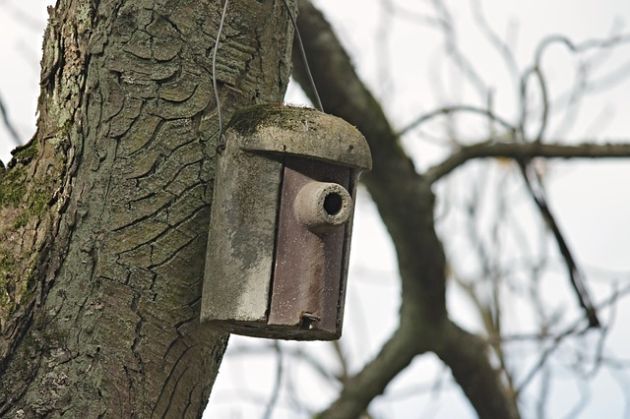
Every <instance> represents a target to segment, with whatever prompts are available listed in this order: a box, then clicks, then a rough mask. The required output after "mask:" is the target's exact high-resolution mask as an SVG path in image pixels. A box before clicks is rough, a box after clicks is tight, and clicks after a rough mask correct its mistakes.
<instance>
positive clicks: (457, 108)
mask: <svg viewBox="0 0 630 419" xmlns="http://www.w3.org/2000/svg"><path fill="white" fill-rule="evenodd" d="M459 112H467V113H474V114H478V115H481V116H484V117H487V118H490V119H491V120H492V121H494V122H496V123H498V124H499V125H501V126H503V128H505V129H506V130H508V131H510V132H512V131H514V130H515V127H514V125H513V124H511V123H510V122H508V121H507V120H506V119H503V118H501V117H500V116H498V115H497V114H495V113H494V112H492V111H491V110H490V109H486V108H480V107H478V106H473V105H453V106H445V107H442V108H438V109H434V110H432V111H430V112H426V113H423V114H422V115H420V116H418V117H416V118H414V120H413V121H411V122H410V123H408V124H407V125H405V126H404V127H403V128H402V129H401V130H399V131H398V132H397V133H396V135H398V136H403V135H405V134H406V133H408V132H409V131H410V130H412V129H415V128H418V126H420V125H422V124H424V123H425V122H428V121H429V120H431V119H433V118H435V117H438V116H441V115H450V114H453V113H459Z"/></svg>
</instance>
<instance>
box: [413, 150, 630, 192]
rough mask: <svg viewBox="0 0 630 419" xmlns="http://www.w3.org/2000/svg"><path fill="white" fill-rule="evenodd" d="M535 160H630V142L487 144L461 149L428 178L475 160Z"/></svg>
mask: <svg viewBox="0 0 630 419" xmlns="http://www.w3.org/2000/svg"><path fill="white" fill-rule="evenodd" d="M534 157H544V158H554V159H572V158H585V159H594V158H628V157H630V143H618V142H614V143H596V142H589V141H587V142H583V143H580V144H559V143H558V142H552V143H544V144H541V143H497V142H493V141H486V142H482V143H477V144H473V145H469V146H465V147H462V148H460V149H459V150H458V151H456V152H455V153H452V154H451V155H450V156H448V157H447V158H446V159H445V160H443V161H442V162H440V163H438V164H437V165H435V166H433V167H431V168H429V169H428V170H427V171H426V172H425V176H426V177H427V178H428V180H429V181H430V182H431V183H433V182H436V181H438V180H440V179H441V178H442V177H444V176H446V175H448V174H449V173H451V172H452V171H453V170H455V169H457V168H458V167H459V166H461V165H463V164H464V163H466V162H467V161H469V160H472V159H482V158H510V159H515V160H519V159H530V158H534Z"/></svg>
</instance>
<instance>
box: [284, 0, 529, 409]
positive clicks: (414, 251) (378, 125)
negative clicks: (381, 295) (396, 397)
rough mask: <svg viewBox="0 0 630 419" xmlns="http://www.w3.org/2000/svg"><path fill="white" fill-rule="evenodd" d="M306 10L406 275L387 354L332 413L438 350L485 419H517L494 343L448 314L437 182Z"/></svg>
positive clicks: (325, 77) (316, 65) (315, 51)
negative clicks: (361, 138)
mask: <svg viewBox="0 0 630 419" xmlns="http://www.w3.org/2000/svg"><path fill="white" fill-rule="evenodd" d="M299 8H300V16H299V21H298V26H299V28H300V31H301V33H302V40H303V41H304V44H305V47H306V51H307V54H308V56H309V57H308V58H309V63H310V64H311V69H312V73H313V77H314V79H315V82H316V84H317V87H318V90H319V93H320V97H321V99H322V103H323V104H324V107H325V109H326V110H327V111H328V112H330V113H332V114H335V115H338V116H340V117H342V118H344V119H345V120H347V121H348V122H350V123H352V124H354V125H356V126H357V127H358V128H359V130H360V131H361V132H363V133H364V135H365V136H366V138H367V140H368V142H369V144H370V148H371V149H372V156H373V170H372V172H371V173H369V174H366V175H365V176H364V178H363V179H364V182H365V185H366V186H367V187H368V190H369V192H370V194H371V196H372V198H373V199H374V201H375V203H376V205H377V207H378V210H379V212H380V214H381V217H382V219H383V221H384V223H385V225H386V227H387V229H388V231H389V233H390V235H391V236H392V239H393V242H394V245H395V247H396V252H397V256H398V263H399V269H400V275H401V280H402V307H401V314H400V316H401V317H400V325H399V328H398V329H397V331H396V332H394V335H393V336H392V339H390V341H389V342H388V343H387V344H386V345H385V347H383V349H382V351H381V354H380V356H379V357H377V358H376V359H375V360H374V361H373V363H370V364H368V366H366V367H365V368H364V369H363V370H362V371H361V372H360V373H359V374H358V375H357V376H356V377H354V378H351V379H350V380H349V382H348V384H347V385H345V386H344V388H343V390H342V393H341V395H340V396H339V398H338V400H337V401H336V402H335V403H333V405H332V406H331V407H330V408H329V409H328V410H326V412H325V416H328V417H334V418H355V417H357V415H359V414H361V413H362V412H363V411H365V409H366V408H367V406H368V404H369V403H370V401H371V400H372V398H373V397H375V396H376V395H378V394H380V393H381V392H382V391H383V390H384V388H385V386H386V385H387V384H388V383H389V382H390V381H391V379H393V378H394V377H395V376H396V374H397V373H398V372H399V371H400V370H402V369H403V368H404V367H405V366H406V365H408V363H409V362H411V359H413V357H414V356H415V355H417V354H421V353H424V352H425V351H427V350H431V351H434V352H435V353H437V354H438V355H439V356H440V357H441V358H442V359H443V360H444V361H445V362H446V363H447V364H448V365H449V366H450V367H451V369H452V370H453V374H454V376H455V377H456V380H457V382H458V383H459V384H460V386H461V387H462V388H463V389H464V391H466V393H467V395H468V396H469V399H470V401H471V403H472V404H473V406H474V408H475V410H476V411H477V412H478V413H479V416H480V417H482V418H497V417H500V418H518V417H519V415H518V412H517V411H516V406H514V405H513V398H512V397H511V395H509V394H508V393H507V391H506V389H505V386H504V384H503V382H502V380H501V379H500V377H499V376H498V374H497V373H496V371H495V370H494V368H493V367H492V365H491V364H490V361H489V359H488V357H487V348H488V346H487V343H486V342H485V341H483V340H481V339H479V338H478V337H475V336H474V335H471V334H468V333H466V332H464V331H463V330H461V329H460V328H458V327H457V326H456V325H454V324H453V323H452V322H451V321H450V320H448V318H447V312H446V305H445V297H446V296H445V290H446V284H445V272H446V265H445V262H446V261H445V256H444V250H443V248H442V244H441V242H440V241H439V239H438V238H437V234H436V232H435V226H434V214H433V212H434V205H433V202H434V196H433V193H432V191H431V184H430V183H429V182H427V181H426V179H425V178H424V177H423V176H421V175H419V174H418V173H417V172H416V171H415V168H414V166H413V164H412V162H411V160H410V159H409V157H408V156H407V155H406V153H405V152H404V151H403V150H402V148H401V147H400V146H399V145H398V142H397V138H398V137H397V135H396V133H395V132H394V131H393V130H392V128H391V126H390V124H389V122H388V121H387V118H386V116H385V114H384V112H383V110H382V108H381V107H380V105H379V104H378V102H377V101H376V100H375V99H374V97H373V96H372V94H371V93H370V92H369V91H368V89H367V88H366V87H365V85H364V84H363V83H362V82H361V80H360V79H359V78H358V76H357V74H356V73H355V71H354V69H353V68H352V65H351V63H350V59H349V57H348V56H347V54H346V52H345V51H344V50H343V48H342V47H341V45H340V43H339V41H338V40H337V38H336V36H335V34H334V32H333V31H332V29H331V28H330V26H329V24H328V22H326V20H325V19H324V18H323V16H322V15H321V13H320V12H319V11H318V10H317V9H315V8H314V7H313V5H312V4H311V3H310V2H308V1H306V0H301V1H299ZM293 63H294V76H295V77H296V79H297V81H298V82H299V83H300V84H301V85H302V87H303V88H304V90H305V91H306V92H307V94H310V95H312V92H310V87H309V85H308V84H307V79H308V77H307V76H306V74H305V72H304V67H303V64H302V62H301V60H300V58H299V56H296V55H294V59H293ZM484 97H485V96H484ZM394 186H395V187H394ZM453 345H458V346H459V348H456V347H454V346H453ZM466 352H469V353H466ZM473 352H474V353H473ZM368 378H369V379H368ZM479 380H482V381H483V385H482V386H479V383H480V381H479ZM476 386H477V387H476ZM480 387H483V391H480Z"/></svg>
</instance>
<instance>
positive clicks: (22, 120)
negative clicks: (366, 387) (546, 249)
mask: <svg viewBox="0 0 630 419" xmlns="http://www.w3.org/2000/svg"><path fill="white" fill-rule="evenodd" d="M49 3H50V2H46V1H43V0H32V1H29V2H19V1H17V0H0V28H1V29H0V31H1V32H2V35H3V36H1V37H0V51H2V61H1V63H2V65H0V97H1V99H2V100H3V102H4V104H5V105H6V107H7V109H8V111H9V116H10V118H11V120H12V121H13V122H14V124H15V126H16V128H17V131H18V133H19V135H20V137H21V139H22V140H23V141H26V140H28V139H30V137H31V136H32V135H33V132H34V129H35V126H34V122H35V109H36V101H37V94H38V78H39V68H38V63H39V58H40V57H39V56H40V50H41V36H42V32H43V29H44V27H45V20H46V16H47V13H46V8H45V5H46V4H49ZM315 3H316V4H318V5H319V6H320V7H321V8H322V9H324V11H325V12H326V15H327V16H328V18H329V19H330V21H331V22H332V24H333V25H334V27H335V28H336V29H337V31H338V34H339V36H340V37H341V38H342V40H343V42H344V44H345V45H346V47H347V48H348V49H349V52H350V53H351V55H352V59H353V62H354V63H355V65H356V67H357V69H358V71H359V73H360V75H361V77H362V78H363V79H364V80H365V81H366V82H367V83H368V84H369V85H370V86H371V88H372V89H373V91H374V92H375V93H376V94H377V96H378V97H379V98H381V99H382V101H383V103H384V104H385V105H386V109H387V113H388V115H389V117H390V118H391V120H392V123H393V124H394V126H396V127H398V128H400V127H402V126H404V125H405V124H406V123H407V122H409V121H410V120H412V119H413V118H414V116H416V115H418V114H420V113H422V112H426V111H428V110H430V109H433V108H434V107H435V106H438V105H440V104H443V103H444V98H445V97H446V98H453V97H458V98H459V99H460V100H461V101H464V102H468V101H469V102H475V103H477V102H476V101H478V100H479V99H478V98H477V97H476V96H475V93H474V91H473V89H471V88H469V87H466V86H464V87H462V85H460V84H457V83H454V82H453V81H452V80H453V78H452V77H451V72H452V69H450V68H449V65H448V62H446V61H444V60H442V59H439V58H438V57H439V54H440V51H442V49H443V42H442V40H441V35H440V33H439V32H438V31H436V30H435V28H431V27H430V26H426V25H425V26H419V25H418V24H417V22H415V21H413V20H411V19H408V17H409V16H412V15H414V14H419V15H426V14H431V13H432V8H431V7H430V2H427V1H411V0H409V1H403V0H397V1H395V2H394V3H395V4H397V5H400V6H402V7H404V8H406V9H407V10H408V11H409V13H407V18H405V17H402V18H392V19H391V20H385V19H383V9H382V8H381V6H380V2H378V1H370V2H368V1H360V0H346V1H342V2H340V1H334V0H319V1H316V2H315ZM451 4H452V5H453V10H452V11H453V14H454V16H455V19H456V21H457V22H458V24H459V25H460V26H459V27H460V33H461V34H462V36H461V38H460V40H461V47H462V48H463V49H464V50H465V51H467V52H470V54H469V56H471V57H474V60H473V61H474V64H475V66H477V67H478V68H479V71H480V73H481V74H482V75H483V77H484V80H485V81H487V82H489V83H491V84H493V85H494V86H495V92H496V96H495V109H498V112H500V113H501V114H502V115H504V116H505V117H506V118H511V117H513V116H514V114H515V112H517V111H518V108H517V106H516V100H515V94H516V93H515V92H514V90H513V89H512V88H511V87H509V86H510V75H509V73H508V72H507V71H506V70H505V69H504V68H502V67H501V66H500V65H499V64H497V63H498V62H499V57H498V56H497V54H496V52H495V51H494V50H493V49H492V48H490V47H489V46H488V45H487V44H486V43H484V42H483V40H482V38H481V35H480V34H479V32H478V31H477V30H475V29H474V19H473V17H472V14H471V13H470V3H469V2H461V1H460V2H451ZM482 4H483V9H484V10H485V12H486V17H487V20H488V22H489V23H490V25H491V26H493V28H494V29H495V30H496V31H497V33H499V34H501V35H502V36H506V37H508V38H510V37H511V42H512V45H514V46H515V56H516V58H517V61H518V64H519V66H522V67H524V66H525V65H526V64H527V63H529V62H530V61H531V57H532V56H533V54H534V50H535V47H536V45H537V44H538V42H539V41H540V40H541V39H542V37H544V36H546V35H548V34H550V33H559V34H563V35H567V36H570V37H571V38H572V39H574V40H576V41H581V40H585V39H588V38H603V37H606V36H608V35H610V34H611V31H615V30H616V31H618V32H624V33H628V32H630V26H629V25H630V2H629V1H627V0H625V1H622V0H601V1H595V0H588V1H587V0H546V1H544V0H530V1H522V0H521V1H516V0H513V1H506V0H484V1H482ZM455 5H457V6H455ZM410 12H414V14H412V13H410ZM384 34H387V36H385V35H384ZM383 40H386V41H385V42H386V43H385V44H383ZM383 45H385V46H386V47H387V48H384V47H383ZM629 62H630V48H625V49H620V50H619V52H618V53H616V54H614V55H611V56H610V57H606V64H605V65H603V66H602V74H603V73H605V71H604V70H606V69H613V68H619V69H623V68H627V69H628V72H630V67H624V64H626V65H627V64H628V63H629ZM385 64H386V65H385ZM573 64H574V61H573V58H572V57H571V56H570V54H568V53H567V51H566V50H564V49H563V48H560V47H554V48H552V49H550V51H549V54H548V56H545V61H544V69H545V71H546V74H547V75H548V77H549V81H550V85H551V86H552V89H551V90H552V94H559V93H560V92H562V91H563V90H565V89H566V88H568V87H569V86H570V83H571V82H572V80H573V78H574V77H575V74H574V70H573V68H574V66H573ZM387 68H389V70H388V71H386V69H387ZM287 101H289V102H291V103H305V99H304V97H303V94H302V93H301V92H300V91H299V89H298V88H297V87H296V86H294V85H292V86H291V87H290V89H289V93H288V96H287ZM587 102H588V105H586V106H583V107H582V108H581V109H580V112H579V114H578V116H577V118H576V119H575V122H574V123H572V124H571V127H570V129H569V130H568V131H565V132H562V133H563V136H562V138H559V139H560V140H575V139H583V138H584V139H586V138H585V136H591V137H589V138H588V139H592V138H593V137H596V138H628V139H630V119H629V118H628V117H627V109H628V108H629V105H630V103H629V102H630V81H625V82H623V83H618V84H615V85H614V86H613V88H612V89H609V90H607V91H605V92H602V93H597V94H595V95H593V96H592V97H591V98H590V99H588V100H587ZM469 128H470V130H469V133H470V134H471V137H474V135H475V134H481V132H482V127H480V126H479V124H477V125H475V124H471V125H470V127H469ZM561 128H562V127H561V126H560V123H558V126H555V127H552V130H553V129H558V130H560V129H561ZM403 143H404V144H405V146H406V148H407V149H408V150H409V152H410V153H411V154H412V156H413V158H414V161H415V162H416V164H417V166H418V167H419V168H424V167H426V166H427V165H428V164H431V163H434V162H435V161H437V160H438V159H439V158H440V157H442V156H443V155H444V153H445V150H444V148H443V147H437V146H435V145H432V144H430V143H428V142H427V141H423V140H422V138H419V137H418V136H417V135H415V134H412V135H409V136H406V137H405V138H403ZM12 148H13V144H12V142H11V139H10V136H9V134H8V132H7V131H6V129H5V127H4V126H3V125H1V124H0V159H2V160H3V161H5V162H7V161H8V159H9V157H10V155H9V151H10V150H11V149H12ZM629 166H630V165H629V164H628V162H627V161H617V162H614V163H611V162H604V163H592V162H576V163H574V162H571V163H560V164H559V165H556V166H554V167H555V169H554V176H553V177H552V178H551V180H550V182H549V184H548V192H549V196H550V199H551V203H552V206H553V209H554V210H555V212H556V214H557V215H558V216H559V218H560V219H561V224H562V227H563V229H564V231H565V232H566V235H567V237H568V238H569V240H570V243H571V246H572V248H573V250H574V251H575V254H576V256H577V257H578V258H579V260H580V262H581V263H582V264H583V266H585V267H587V268H588V269H589V271H588V272H592V273H593V272H597V270H598V269H599V270H607V271H614V272H618V275H617V276H618V278H619V280H620V281H621V282H623V281H625V282H626V283H628V280H629V279H630V278H629V275H628V272H630V258H629V257H628V249H630V222H629V221H630V217H629V215H628V214H630V200H629V199H628V196H629V195H628V193H627V192H626V191H628V190H629V188H628V187H629V186H630V170H629V169H628V167H629ZM474 173H476V172H475V168H474V167H471V168H464V169H461V171H460V172H458V173H457V174H456V175H455V176H459V177H460V178H461V177H466V176H471V174H474ZM503 175H505V173H504V172H495V173H494V174H493V175H492V176H495V177H501V176H503ZM455 180H456V181H457V179H455ZM438 192H439V193H438V199H440V197H444V196H447V195H446V193H444V194H440V193H441V192H443V191H442V189H438ZM443 199H446V198H443ZM358 201H359V206H358V210H357V213H356V219H355V228H354V239H353V243H354V245H353V249H352V259H351V270H350V278H349V292H348V297H347V298H348V300H347V308H346V310H347V312H346V319H345V327H344V337H343V339H342V346H343V348H344V350H345V351H346V352H347V353H348V354H349V359H350V361H351V368H352V371H357V370H358V369H360V367H361V366H362V365H363V364H364V363H365V362H366V361H368V360H369V359H370V358H371V357H373V356H374V355H375V354H376V352H377V351H378V349H379V348H380V346H381V345H382V343H383V341H384V340H385V339H387V337H388V336H389V335H390V334H391V332H392V331H393V330H394V328H395V327H396V323H397V311H398V305H399V301H400V297H399V284H398V278H397V271H396V261H395V255H394V252H393V248H392V245H391V242H390V240H389V238H388V236H387V234H386V232H385V230H384V228H383V226H382V223H381V222H380V219H379V216H378V213H377V212H376V209H375V207H374V205H373V204H372V202H371V200H370V199H369V196H368V195H367V193H366V192H365V191H364V190H362V189H361V190H360V191H359V198H358ZM441 204H443V203H440V202H438V207H439V206H440V205H441ZM513 205H514V213H515V214H517V216H519V217H521V219H522V220H523V223H524V225H525V226H526V227H527V226H529V225H535V223H536V213H535V212H533V211H532V208H531V205H530V204H529V203H528V202H525V201H517V202H514V203H513ZM453 223H456V221H453ZM447 224H448V222H447ZM453 228H454V227H453V225H450V224H449V225H444V224H442V225H441V226H440V233H441V234H442V235H447V234H450V232H451V231H452V229H453ZM457 251H458V252H462V253H458V255H460V254H461V255H462V257H465V253H466V251H467V250H466V249H465V248H463V249H458V250H457ZM593 275H594V274H593ZM550 278H551V280H550V284H549V287H548V289H549V299H550V300H559V299H563V298H565V297H566V296H567V295H568V296H569V298H567V299H566V301H567V304H572V299H571V298H570V294H568V291H567V287H566V285H567V283H566V281H565V279H560V280H559V279H558V278H562V275H556V276H551V277H550ZM591 285H592V287H593V288H594V292H595V293H596V294H597V296H598V297H603V296H604V295H605V293H606V290H605V289H604V288H601V289H600V288H598V286H597V285H596V284H591ZM628 307H629V306H628V304H625V305H624V306H622V307H621V308H620V309H619V310H618V311H617V313H616V315H617V324H623V323H624V321H628V320H630V309H629V308H628ZM449 308H450V310H451V313H452V316H453V317H454V318H455V319H456V320H458V321H459V322H461V323H462V324H464V325H465V326H467V327H468V328H470V329H472V330H475V328H477V327H478V325H479V322H478V319H476V318H475V317H474V316H472V315H471V311H470V306H469V305H468V303H467V302H466V301H465V300H464V299H463V298H462V297H461V296H459V295H458V294H457V292H453V291H452V290H451V292H450V294H449ZM514 314H515V315H514V317H515V318H516V317H518V313H514ZM514 324H515V325H518V326H524V327H526V326H527V324H523V323H519V322H516V321H515V322H514ZM515 327H516V326H515ZM623 329H624V328H623V327H618V328H617V329H616V330H615V331H614V332H613V333H612V335H611V336H610V337H609V341H608V342H609V347H611V348H613V350H614V351H615V352H616V354H617V355H624V354H626V355H628V357H630V344H629V340H628V338H627V337H626V335H627V332H626V331H625V330H623ZM269 343H270V342H269V341H263V340H254V339H247V338H238V337H235V338H232V340H231V343H230V350H234V349H235V348H239V347H243V345H252V344H255V345H259V346H266V345H269ZM283 348H285V351H289V350H291V349H300V350H305V351H307V352H308V353H310V354H312V355H315V356H319V357H321V359H322V362H323V363H324V364H325V365H329V366H331V367H333V368H334V367H335V365H336V364H335V361H334V357H333V355H332V350H331V347H330V345H329V344H325V343H287V344H283ZM230 353H231V352H230V351H228V355H227V356H226V358H225V361H224V364H223V366H222V369H221V373H220V374H219V377H218V380H217V383H216V385H215V389H214V392H213V395H212V397H211V405H210V407H209V408H208V410H207V413H206V416H205V417H208V418H210V417H213V418H214V417H219V418H223V417H230V418H232V417H233V418H251V417H259V416H260V414H261V413H262V411H261V409H262V406H264V405H265V401H266V398H267V397H268V396H269V391H270V389H271V388H272V385H273V381H274V377H275V372H276V367H277V366H276V360H275V356H274V352H273V351H271V350H269V351H266V352H263V355H258V356H254V357H247V358H245V357H244V356H239V355H230ZM526 361H527V357H526V356H525V355H523V362H526ZM283 365H284V377H285V384H287V380H289V379H290V380H292V381H293V383H292V384H293V386H294V387H295V389H296V390H295V391H296V393H297V397H299V398H300V399H301V400H302V401H303V402H304V403H305V404H306V405H308V406H309V407H311V408H312V409H315V410H317V409H321V408H322V407H325V406H326V405H327V404H328V403H329V402H330V401H331V400H332V399H333V398H334V397H335V395H336V394H337V392H338V390H339V389H338V388H331V387H330V386H329V384H328V383H326V382H324V381H322V380H320V378H319V377H317V375H316V374H314V373H313V372H312V371H311V370H310V369H309V368H308V367H307V366H306V365H305V364H304V363H299V362H290V361H289V360H288V358H287V356H285V358H284V364H283ZM442 371H443V368H442V367H441V365H440V364H439V363H438V362H436V360H435V358H434V357H433V356H432V355H428V356H424V357H421V358H418V359H416V361H414V363H413V364H412V365H411V367H409V368H408V369H407V370H405V371H404V372H403V373H402V374H401V375H400V376H399V377H397V378H396V379H395V380H394V382H393V383H392V384H391V385H390V386H389V387H388V389H387V391H386V397H383V398H381V399H377V400H376V401H375V402H374V403H373V405H372V406H371V411H372V412H373V413H375V414H376V417H383V418H403V419H404V418H421V417H434V418H454V417H457V418H467V417H470V418H472V417H474V414H473V412H472V411H471V409H470V407H469V405H468V402H467V401H466V400H465V398H464V397H463V395H462V394H461V392H460V390H459V389H458V388H457V387H454V386H450V385H449V383H448V379H447V380H446V382H445V390H443V391H441V392H439V393H431V392H427V391H425V390H426V387H427V386H430V385H433V384H434V382H435V379H436V377H439V376H440V375H441V374H442ZM614 375H615V374H614V373H610V372H608V371H602V372H601V373H599V374H598V375H597V376H596V378H595V379H594V380H593V381H592V382H591V384H590V388H591V390H592V391H591V392H590V399H589V404H588V406H587V408H586V409H585V410H584V411H583V412H582V414H581V415H580V416H579V417H580V418H601V417H606V418H621V417H623V415H624V413H623V412H624V407H625V406H624V393H625V395H627V394H628V392H630V384H628V385H627V386H625V387H624V386H623V385H621V384H620V382H621V381H620V379H619V377H615V376H614ZM288 384H291V383H288ZM582 390H583V389H582V388H581V387H580V384H579V383H578V382H576V381H575V380H574V379H573V378H572V376H569V375H567V376H566V379H565V380H564V381H562V380H561V379H559V380H557V383H556V385H555V386H554V387H552V393H553V398H552V401H551V403H550V410H549V411H548V414H549V417H551V418H556V417H563V415H565V414H567V413H568V412H569V411H570V410H571V408H572V407H573V406H575V404H576V402H577V401H579V400H580V398H581V397H582V396H581V391H582ZM436 394H439V396H436ZM290 405H291V401H290V394H289V393H288V392H286V391H283V393H282V394H281V398H280V403H279V407H278V409H277V410H276V414H275V415H274V417H275V418H294V417H296V412H295V411H293V410H291V409H289V408H287V406H290ZM626 412H628V411H626ZM526 413H528V414H527V416H526V417H534V416H532V413H531V412H526ZM303 417H307V414H306V412H303Z"/></svg>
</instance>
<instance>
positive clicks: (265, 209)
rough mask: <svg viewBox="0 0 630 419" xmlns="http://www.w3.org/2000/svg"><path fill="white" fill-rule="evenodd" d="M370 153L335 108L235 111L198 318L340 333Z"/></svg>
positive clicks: (269, 332) (230, 325) (236, 329)
mask: <svg viewBox="0 0 630 419" xmlns="http://www.w3.org/2000/svg"><path fill="white" fill-rule="evenodd" d="M305 128H306V129H305ZM371 162H372V161H371V156H370V149H369V147H368V145H367V142H366V141H365V139H364V138H363V136H362V135H361V134H360V133H359V132H358V131H357V130H356V128H354V127H353V126H352V125H350V124H348V123H346V122H345V121H343V120H342V119H339V118H337V117H334V116H331V115H326V114H324V113H322V112H319V111H316V110H314V109H305V108H293V107H284V106H277V105H259V106H256V107H252V108H248V109H245V110H242V111H240V112H237V113H236V114H235V115H234V117H233V118H232V120H231V121H230V122H229V123H228V124H227V127H226V130H225V150H224V152H223V153H222V154H220V155H219V156H218V160H217V174H216V181H215V185H214V196H213V201H212V210H211V222H210V229H209V241H208V250H207V256H206V267H205V276H204V286H203V297H202V305H201V320H202V321H204V322H208V323H210V324H213V325H215V326H216V327H218V328H222V329H224V330H226V331H229V332H232V333H239V334H245V335H250V336H259V337H268V338H278V339H302V340H315V339H320V340H330V339H336V338H338V337H339V336H340V335H341V327H342V321H343V307H344V301H345V288H346V277H347V267H348V256H349V252H350V236H351V231H352V216H353V212H354V202H353V201H354V199H353V197H354V196H355V192H356V183H357V179H358V175H359V173H360V172H361V171H363V170H369V169H370V168H371Z"/></svg>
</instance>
